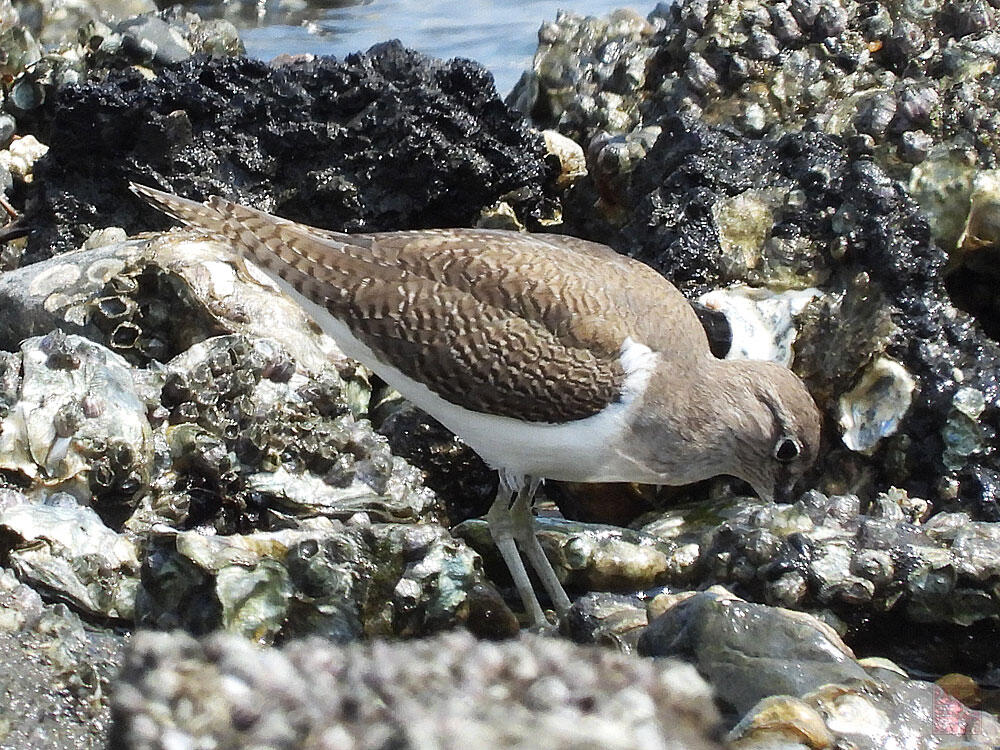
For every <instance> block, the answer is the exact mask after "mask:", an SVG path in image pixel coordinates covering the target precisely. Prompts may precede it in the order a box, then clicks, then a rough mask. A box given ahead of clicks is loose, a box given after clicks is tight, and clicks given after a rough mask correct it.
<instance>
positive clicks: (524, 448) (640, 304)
mask: <svg viewBox="0 0 1000 750" xmlns="http://www.w3.org/2000/svg"><path fill="white" fill-rule="evenodd" d="M132 189H133V190H134V191H135V192H136V193H137V194H138V195H140V196H142V197H143V198H145V199H146V200H147V201H149V202H150V203H151V204H153V205H154V206H156V207H158V208H159V209H160V210H162V211H164V212H165V213H167V214H169V215H170V216H173V217H174V218H176V219H178V220H180V221H181V222H183V223H184V224H186V225H188V226H190V227H194V228H197V229H201V230H204V231H207V232H209V233H211V234H213V235H215V236H218V237H220V238H222V239H223V240H225V241H226V242H228V243H230V244H232V246H233V247H234V248H235V250H236V252H237V253H238V254H239V255H240V256H241V257H242V258H243V260H244V261H249V262H251V263H252V264H254V265H256V266H258V267H259V268H261V269H262V270H263V271H264V272H266V273H267V274H268V275H269V276H270V277H271V278H273V280H274V281H275V282H276V283H277V284H278V286H279V287H281V288H282V289H283V290H284V291H285V292H287V293H288V294H289V295H291V296H292V297H293V298H294V299H295V300H297V301H298V302H299V303H300V304H301V305H302V306H303V307H304V308H305V309H306V310H307V312H309V313H310V314H311V315H312V317H313V318H314V319H315V321H316V323H317V324H318V325H319V326H320V327H322V329H323V330H324V331H325V332H327V333H328V334H329V335H330V336H332V337H333V339H334V340H335V341H336V342H337V343H338V344H339V345H340V347H341V348H342V349H343V351H344V353H345V354H347V355H348V356H350V357H353V358H355V359H357V360H359V361H360V362H362V363H364V364H365V365H367V366H368V367H369V368H371V369H372V370H373V371H374V372H375V373H377V374H378V375H379V376H380V377H381V378H382V379H384V380H385V381H386V382H387V383H388V384H390V385H391V386H393V387H394V388H396V389H397V390H398V391H399V392H400V393H401V394H403V396H405V397H406V398H408V399H410V400H411V401H412V402H413V403H414V404H416V405H417V406H419V407H420V408H422V409H423V410H425V411H426V412H427V413H429V414H430V415H432V416H433V417H435V418H436V419H437V420H438V421H440V422H441V423H442V424H443V425H445V427H447V428H448V429H450V430H451V431H452V432H454V433H455V434H456V435H458V436H459V437H460V438H461V439H462V440H464V441H465V442H466V443H467V444H468V445H470V446H471V447H472V448H473V449H475V450H476V451H477V452H478V453H479V454H480V455H481V456H482V457H483V459H485V460H486V462H487V463H489V464H490V465H491V466H492V467H494V468H495V469H496V470H497V471H499V473H500V489H499V492H498V493H497V498H496V500H495V502H494V503H493V505H492V507H491V508H490V510H489V512H488V513H487V516H486V518H487V521H488V523H489V528H490V532H491V535H492V537H493V539H494V541H495V543H496V545H497V548H498V549H499V551H500V553H501V555H502V556H503V559H504V561H505V562H506V564H507V567H508V568H509V569H510V571H511V575H512V576H513V579H514V583H515V585H516V586H517V589H518V592H519V594H520V596H521V599H522V601H523V603H524V606H525V609H526V611H527V613H528V615H529V616H530V617H531V619H532V621H533V623H534V624H535V625H537V626H539V627H542V626H544V625H545V624H546V622H547V621H546V619H545V615H544V613H543V611H542V608H541V606H540V605H539V603H538V599H537V598H536V596H535V593H534V590H533V588H532V585H531V583H530V580H529V578H528V575H527V572H526V570H525V567H524V563H523V562H522V560H521V557H520V555H519V554H518V548H519V547H520V549H521V551H522V552H523V553H524V555H525V557H526V558H527V559H528V561H529V563H530V564H531V566H532V567H533V568H534V570H535V572H536V573H537V574H538V576H539V579H540V580H541V583H542V585H543V586H544V588H545V590H546V592H547V593H548V595H549V598H550V600H551V601H552V604H553V606H554V608H555V610H556V612H557V613H558V614H559V615H560V616H562V615H564V614H565V613H566V611H567V610H568V609H569V607H570V600H569V598H568V597H567V595H566V593H565V591H564V590H563V588H562V585H561V583H560V581H559V579H558V577H557V575H556V574H555V571H554V570H553V569H552V566H551V564H550V563H549V562H548V560H547V559H546V557H545V554H544V552H543V551H542V548H541V545H540V544H539V542H538V540H537V538H536V536H535V528H534V520H533V516H532V507H531V503H532V498H533V496H534V494H535V491H536V490H537V488H538V485H539V483H540V482H541V480H543V479H554V480H568V481H576V482H618V481H627V482H641V483H650V484H667V485H680V484H688V483H691V482H696V481H699V480H702V479H707V478H709V477H713V476H716V475H720V474H729V475H733V476H736V477H739V478H740V479H743V480H745V481H747V482H748V483H749V484H750V485H751V486H752V487H753V488H754V490H755V491H756V492H757V493H758V494H759V495H760V496H761V497H762V498H765V499H773V498H775V497H782V498H783V497H787V495H788V493H789V492H790V491H791V488H792V485H793V484H794V482H795V481H796V479H797V478H798V477H799V476H801V474H802V472H803V471H804V470H805V469H806V468H807V467H808V466H809V464H810V463H811V462H812V460H813V459H814V458H815V456H816V452H817V449H818V445H819V433H820V414H819V411H818V409H817V408H816V405H815V403H814V402H813V400H812V398H811V397H810V395H809V393H808V391H807V390H806V388H805V387H804V386H803V384H802V382H801V381H800V380H799V379H798V377H797V376H796V375H794V374H793V373H792V372H791V371H790V370H788V369H786V368H784V367H781V366H779V365H776V364H774V363H770V362H755V361H748V360H743V361H730V360H720V359H717V358H715V357H714V356H712V354H711V353H710V351H709V346H708V339H707V337H706V335H705V332H704V329H703V328H702V327H701V325H700V323H699V321H698V319H697V317H696V315H695V313H694V312H693V310H692V309H691V307H690V306H689V304H688V302H687V300H686V299H685V298H684V296H683V295H682V294H681V293H680V292H679V291H678V290H677V289H676V288H675V287H674V286H673V285H672V284H670V283H669V282H668V281H667V280H666V279H664V278H663V277H662V276H660V274H658V273H657V272H655V271H654V270H653V269H651V268H649V267H648V266H645V265H643V264H642V263H639V262H638V261H635V260H632V259H630V258H627V257H625V256H622V255H620V254H618V253H616V252H615V251H614V250H612V249H611V248H609V247H607V246H605V245H600V244H597V243H594V242H588V241H586V240H581V239H577V238H575V237H568V236H562V235H556V234H525V233H518V232H511V231H503V230H490V229H424V230H413V231H399V232H376V233H372V234H343V233H339V232H332V231H328V230H324V229H317V228H314V227H309V226H305V225H303V224H298V223H295V222H292V221H288V220H286V219H281V218H279V217H276V216H272V215H270V214H267V213H264V212H262V211H258V210H256V209H253V208H248V207H246V206H243V205H240V204H237V203H233V202H231V201H228V200H226V199H224V198H220V197H217V196H213V197H212V198H210V199H209V200H208V201H207V202H206V203H204V204H202V203H197V202H195V201H191V200H188V199H185V198H180V197H178V196H175V195H171V194H169V193H164V192H161V191H158V190H153V189H151V188H148V187H144V186H141V185H133V186H132Z"/></svg>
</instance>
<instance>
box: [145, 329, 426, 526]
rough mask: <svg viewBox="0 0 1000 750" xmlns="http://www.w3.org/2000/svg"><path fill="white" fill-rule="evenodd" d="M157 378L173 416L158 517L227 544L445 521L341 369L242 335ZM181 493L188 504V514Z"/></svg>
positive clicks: (219, 340) (205, 345) (163, 446)
mask: <svg viewBox="0 0 1000 750" xmlns="http://www.w3.org/2000/svg"><path fill="white" fill-rule="evenodd" d="M153 377H154V379H155V381H156V382H157V383H158V384H159V386H160V405H161V407H162V414H161V416H160V419H161V420H162V424H161V427H160V429H161V430H162V436H163V440H162V443H160V444H159V446H158V447H159V449H160V456H161V457H160V467H161V475H160V478H159V482H160V484H161V485H163V486H165V487H169V488H170V490H169V491H165V492H163V493H160V494H159V495H158V496H157V497H155V498H153V499H152V506H151V507H150V508H149V509H148V510H149V511H150V512H152V513H153V515H154V517H155V516H157V515H161V514H165V515H164V518H170V520H171V524H172V525H174V526H179V527H184V526H190V525H202V524H205V525H208V526H210V527H212V528H213V529H215V530H216V531H217V532H219V533H235V532H247V531H249V530H251V529H255V528H259V527H260V526H261V525H264V526H265V527H271V526H274V525H278V526H289V525H290V526H295V525H297V523H298V520H299V519H307V518H311V517H317V516H319V517H332V518H342V519H347V518H349V517H351V516H353V515H354V514H356V513H366V514H369V515H370V516H371V517H372V518H377V519H379V520H386V521H406V522H409V521H415V520H418V519H422V520H433V519H436V518H438V517H439V514H440V512H441V511H440V503H439V500H438V499H437V497H436V496H435V495H434V494H433V493H432V492H431V491H430V490H428V489H426V488H425V487H424V486H423V484H422V481H421V477H420V473H419V472H418V471H417V470H416V469H414V468H413V467H412V466H409V465H408V464H407V463H406V462H405V461H404V460H403V459H401V458H398V457H395V456H393V455H392V454H391V453H390V451H389V446H388V444H387V443H386V441H385V439H384V438H382V437H381V436H379V435H377V434H376V433H375V432H374V430H373V429H372V427H371V425H370V423H368V422H367V421H366V420H357V419H355V417H354V413H353V411H352V410H351V404H350V403H349V402H348V398H347V397H348V395H349V392H348V389H347V388H346V387H345V381H344V380H343V379H342V378H341V377H340V375H339V374H338V372H337V369H336V368H335V367H334V366H333V364H330V365H328V366H327V367H326V368H324V369H322V370H320V371H318V372H309V371H307V370H299V369H297V367H296V364H295V362H294V360H292V359H290V358H289V355H288V354H287V352H286V351H285V350H284V349H283V348H282V347H281V346H279V345H278V344H276V343H275V342H273V341H271V340H268V339H250V338H246V337H243V336H235V335H234V336H221V337H216V338H213V339H209V340H207V341H205V342H202V343H201V344H197V345H195V346H193V347H191V348H190V349H188V350H187V351H186V352H184V353H183V354H180V355H178V356H177V357H176V358H174V359H173V360H171V361H170V362H169V363H167V365H166V366H165V367H164V368H162V369H160V370H159V371H157V372H156V373H155V374H154V376H153ZM178 492H180V493H181V494H183V495H186V496H187V497H188V498H189V499H188V500H187V501H185V502H184V503H182V504H180V505H178V504H177V502H176V500H177V497H176V493H178ZM178 514H179V515H178ZM148 522H149V521H148V519H147V520H145V521H143V523H148Z"/></svg>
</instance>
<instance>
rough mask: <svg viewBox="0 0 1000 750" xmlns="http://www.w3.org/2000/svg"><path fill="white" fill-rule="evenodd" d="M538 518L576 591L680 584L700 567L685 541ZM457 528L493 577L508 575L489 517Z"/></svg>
mask: <svg viewBox="0 0 1000 750" xmlns="http://www.w3.org/2000/svg"><path fill="white" fill-rule="evenodd" d="M536 523H537V528H538V539H539V542H541V545H542V547H543V548H544V549H545V551H546V555H547V556H548V558H549V560H550V561H551V562H552V566H553V569H554V570H555V571H556V575H557V576H559V578H560V580H561V581H562V582H563V583H564V584H565V585H566V587H567V588H568V589H570V590H572V591H611V592H633V591H638V590H642V589H646V588H649V587H652V586H655V585H658V584H662V583H667V582H672V583H675V582H676V583H678V584H679V583H680V582H681V581H686V580H689V579H690V576H691V575H692V574H693V573H694V571H695V567H694V566H695V563H696V562H697V556H698V548H697V546H695V547H691V546H688V545H687V544H686V540H684V541H676V540H673V539H667V538H666V537H665V536H657V535H656V534H648V533H645V532H642V531H634V530H631V529H622V528H618V527H614V526H603V525H598V524H586V523H579V522H576V521H567V520H564V519H558V518H552V517H544V516H540V517H538V518H537V521H536ZM453 532H454V533H455V534H456V535H457V536H459V537H460V538H462V539H464V540H466V542H468V544H470V545H471V546H472V547H474V548H475V549H476V550H477V551H478V552H479V553H480V554H481V555H483V557H484V558H486V564H487V570H488V571H489V574H490V577H491V579H493V580H509V575H508V574H507V573H506V571H505V568H504V566H503V565H502V563H501V562H500V559H499V555H498V553H497V552H496V550H495V548H494V547H493V542H492V538H491V537H490V535H489V529H488V527H487V525H486V522H485V521H483V520H480V519H472V520H468V521H464V522H462V523H460V524H459V525H458V526H456V527H455V528H454V529H453Z"/></svg>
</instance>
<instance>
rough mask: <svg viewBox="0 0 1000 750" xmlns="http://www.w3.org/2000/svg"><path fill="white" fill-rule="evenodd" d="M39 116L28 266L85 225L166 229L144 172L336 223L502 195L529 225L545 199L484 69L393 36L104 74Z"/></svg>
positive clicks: (405, 221)
mask: <svg viewBox="0 0 1000 750" xmlns="http://www.w3.org/2000/svg"><path fill="white" fill-rule="evenodd" d="M44 115H45V116H46V117H47V118H50V122H49V125H48V131H49V132H50V133H51V136H52V143H54V144H55V148H54V149H53V150H51V151H50V152H49V155H48V159H47V160H46V165H47V166H46V168H45V170H44V174H43V175H40V176H39V177H40V179H41V180H42V186H41V191H40V192H39V194H38V196H37V200H36V201H33V202H32V204H31V206H30V207H29V208H28V212H27V215H26V221H28V222H30V224H31V225H32V226H33V227H37V230H36V231H35V232H33V234H32V235H31V237H30V238H29V243H28V249H27V253H26V261H29V262H30V261H32V260H38V259H41V258H43V257H47V256H48V255H50V254H52V253H53V252H61V251H63V250H66V249H68V248H70V247H75V246H77V245H79V244H80V243H81V242H82V241H83V240H84V239H85V237H86V236H87V235H88V234H89V233H90V231H92V230H93V229H95V228H98V227H102V226H121V227H124V228H125V229H126V230H129V231H134V230H135V229H138V228H140V227H141V228H143V229H147V228H149V227H150V226H166V225H167V221H166V220H165V219H164V218H163V217H162V216H158V215H155V214H154V213H153V212H152V211H151V209H148V208H145V207H143V206H142V205H141V203H140V202H139V201H138V199H136V198H134V197H133V196H131V195H130V194H129V193H128V190H127V182H128V180H130V179H136V178H140V177H141V178H143V179H145V180H146V181H149V179H150V177H149V176H150V175H152V176H153V181H154V182H157V183H158V184H159V186H161V187H164V188H167V189H171V190H177V191H179V192H181V193H183V194H185V195H188V196H191V197H207V196H208V195H210V194H213V193H218V194H223V195H227V196H229V197H232V198H234V199H237V200H239V201H241V202H243V203H247V204H249V205H255V206H258V207H260V208H262V209H265V210H267V211H270V212H272V213H277V214H280V215H282V216H286V217H288V218H291V219H295V220H298V221H303V222H305V223H307V224H311V225H315V226H324V227H335V228H337V229H339V230H347V231H358V230H362V229H365V230H373V229H403V228H406V229H411V228H417V227H429V226H463V225H465V226H468V225H471V224H473V223H474V222H475V220H476V218H477V217H478V216H479V214H480V212H481V211H482V209H483V208H485V207H488V206H491V205H493V204H494V203H496V202H497V201H498V200H499V199H501V198H503V199H504V200H507V201H508V202H509V203H510V204H511V205H512V207H513V208H514V210H515V213H516V214H517V216H518V217H519V218H520V219H521V220H522V221H523V222H525V223H526V225H528V226H529V227H536V228H537V227H538V226H539V224H538V222H539V221H541V220H542V219H544V218H545V217H547V216H549V215H550V214H551V213H552V211H553V210H554V209H555V204H554V203H551V202H550V201H549V199H548V198H546V197H545V195H544V192H543V191H544V189H545V187H546V186H547V185H548V182H549V180H550V179H555V176H556V170H555V169H554V168H553V167H551V166H549V165H548V164H547V163H546V161H545V157H546V151H545V147H544V144H543V141H542V138H541V137H540V136H538V135H537V134H534V133H531V132H529V130H528V128H527V127H526V126H525V125H524V123H523V122H521V121H520V119H519V118H518V117H517V116H516V115H515V114H514V113H512V112H511V111H509V110H507V109H506V108H505V107H504V106H503V105H502V104H501V102H500V101H499V100H498V99H497V96H496V92H495V89H494V88H493V85H492V81H491V80H490V78H489V76H488V74H487V73H486V72H485V71H484V70H483V69H482V68H481V67H480V66H478V65H477V64H476V63H473V62H471V61H467V60H455V61H451V62H448V63H443V62H438V61H432V60H430V59H428V58H425V57H422V56H420V55H418V54H417V53H415V52H411V51H408V50H405V49H403V48H402V47H401V46H399V45H398V44H395V43H389V44H384V45H380V46H377V47H375V48H373V49H372V50H371V51H370V52H369V53H367V54H365V55H352V56H350V57H348V58H347V59H346V60H345V61H343V62H339V61H335V60H333V59H331V58H317V59H298V60H296V61H294V62H289V63H288V64H285V65H280V66H276V67H270V66H268V65H266V64H264V63H261V62H258V61H254V60H249V59H246V58H232V57H226V58H219V57H216V58H207V59H206V58H197V59H195V58H192V59H190V60H188V61H185V62H183V63H180V64H179V65H176V66H173V67H170V68H168V69H167V68H165V69H162V70H160V71H159V72H158V74H157V75H156V76H155V77H154V78H148V77H147V76H145V75H143V74H142V73H141V72H140V71H138V70H136V69H134V68H133V69H127V70H124V71H120V72H117V71H112V72H111V73H109V75H108V77H107V78H106V79H105V80H104V81H103V82H101V83H88V84H84V85H82V86H79V87H75V88H72V89H65V90H62V91H60V94H59V97H58V106H57V107H52V108H51V109H48V110H45V112H44ZM95 120H99V121H100V122H102V123H104V125H103V130H102V133H101V137H100V138H98V139H95V138H94V134H93V123H94V122H95ZM83 164H87V165H88V166H87V167H86V169H84V168H83V167H82V166H81V165H83ZM233 169H236V170H237V171H239V173H240V174H241V175H242V177H241V179H240V180H239V183H240V188H239V189H238V190H237V192H236V193H234V192H233V187H232V179H231V175H232V173H233Z"/></svg>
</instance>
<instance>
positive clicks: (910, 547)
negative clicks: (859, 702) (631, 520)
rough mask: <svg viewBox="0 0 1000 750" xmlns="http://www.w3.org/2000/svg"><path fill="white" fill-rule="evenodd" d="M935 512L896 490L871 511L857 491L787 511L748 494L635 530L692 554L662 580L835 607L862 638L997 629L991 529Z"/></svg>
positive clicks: (997, 550) (789, 603)
mask: <svg viewBox="0 0 1000 750" xmlns="http://www.w3.org/2000/svg"><path fill="white" fill-rule="evenodd" d="M929 512H930V506H929V504H928V502H927V501H926V500H925V499H923V498H919V497H911V496H910V495H908V494H907V493H905V492H902V491H901V490H891V491H890V492H888V493H883V494H881V495H879V496H877V497H876V498H874V500H873V501H872V502H871V503H870V504H869V506H868V507H867V509H866V510H865V511H864V512H862V510H861V503H860V501H859V500H858V498H857V497H856V496H853V495H840V496H829V497H828V496H826V495H823V494H821V493H819V492H815V491H812V492H808V493H805V494H804V495H803V496H802V497H801V498H800V499H799V500H798V501H797V502H795V503H793V504H791V505H773V504H768V503H763V502H761V501H759V500H753V499H743V500H738V501H735V502H734V501H732V500H726V501H716V502H714V503H713V504H709V505H708V506H707V507H706V506H705V504H699V505H698V506H697V507H691V508H676V509H672V510H668V511H665V512H661V513H660V514H659V517H658V518H655V519H653V520H650V521H649V522H648V523H646V524H645V525H644V526H642V527H641V528H640V529H638V531H641V532H642V534H643V535H644V536H646V535H648V536H650V537H653V538H659V539H661V540H663V541H666V542H668V543H669V548H672V549H674V550H677V551H678V552H677V553H675V554H679V551H680V550H684V551H685V552H686V555H687V559H688V562H687V565H685V566H683V567H679V568H673V569H670V570H667V571H664V573H663V574H661V575H660V576H659V578H658V583H661V584H667V585H672V586H684V585H689V584H690V582H691V581H692V580H697V581H698V582H699V583H700V584H702V585H705V584H711V583H720V584H724V585H726V586H728V587H730V588H732V589H733V591H734V592H736V593H737V594H740V595H743V596H746V597H748V598H751V599H753V600H758V601H764V602H767V603H768V604H771V605H777V606H783V607H790V608H795V609H806V610H810V611H813V612H816V613H824V612H833V613H835V615H836V617H837V618H839V619H840V620H841V622H843V623H844V626H845V627H847V628H856V629H857V630H856V631H854V632H853V634H852V635H853V637H855V638H858V637H859V634H863V633H864V632H865V628H866V627H867V622H868V621H869V620H881V621H883V622H894V623H897V624H900V623H912V622H921V623H931V624H935V625H938V626H960V627H968V626H970V625H974V624H979V625H980V626H982V627H997V626H998V624H1000V601H998V600H997V598H996V596H995V595H994V593H993V591H992V589H991V588H990V586H991V583H990V582H991V581H992V580H993V576H994V575H995V574H996V568H997V566H996V562H995V561H996V559H1000V557H994V556H1000V535H998V532H997V530H996V528H995V524H992V523H990V522H986V521H972V520H971V519H970V518H969V516H968V515H967V514H965V513H959V514H949V513H938V514H937V515H934V516H931V517H930V518H929V519H928V518H927V516H928V514H929ZM580 533H582V532H580ZM602 535H603V533H602V532H601V531H598V532H597V533H594V534H593V535H591V539H592V540H593V541H592V542H591V543H593V544H595V545H596V544H598V543H599V542H597V540H598V539H600V537H601V536H602ZM901 627H904V626H902V625H901Z"/></svg>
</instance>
